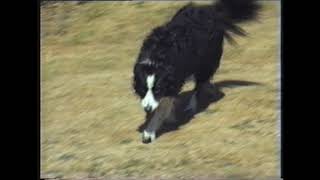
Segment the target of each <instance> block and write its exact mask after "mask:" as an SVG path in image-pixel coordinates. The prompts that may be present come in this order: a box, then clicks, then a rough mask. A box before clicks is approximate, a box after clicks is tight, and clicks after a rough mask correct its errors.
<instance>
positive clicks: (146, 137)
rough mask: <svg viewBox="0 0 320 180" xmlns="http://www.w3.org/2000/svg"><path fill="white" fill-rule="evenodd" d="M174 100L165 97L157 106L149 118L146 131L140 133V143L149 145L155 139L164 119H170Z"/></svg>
mask: <svg viewBox="0 0 320 180" xmlns="http://www.w3.org/2000/svg"><path fill="white" fill-rule="evenodd" d="M174 102H175V98H173V97H165V98H162V99H161V101H160V103H159V106H158V107H157V109H156V110H155V111H154V112H153V114H152V115H151V116H150V118H151V119H150V120H149V122H148V124H147V127H146V129H145V130H144V131H143V133H142V142H143V143H150V142H153V141H154V140H155V139H156V132H157V131H158V130H159V129H160V127H161V126H162V124H163V123H164V121H165V120H166V119H168V118H169V117H170V114H171V113H172V111H173V109H174Z"/></svg>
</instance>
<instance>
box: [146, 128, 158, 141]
mask: <svg viewBox="0 0 320 180" xmlns="http://www.w3.org/2000/svg"><path fill="white" fill-rule="evenodd" d="M143 138H144V139H149V138H150V139H151V142H153V141H154V140H155V139H156V133H155V132H148V131H146V130H144V131H143Z"/></svg>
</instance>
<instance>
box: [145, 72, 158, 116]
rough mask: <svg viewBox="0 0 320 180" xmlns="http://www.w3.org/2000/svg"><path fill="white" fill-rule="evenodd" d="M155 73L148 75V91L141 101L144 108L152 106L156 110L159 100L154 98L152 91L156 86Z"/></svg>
mask: <svg viewBox="0 0 320 180" xmlns="http://www.w3.org/2000/svg"><path fill="white" fill-rule="evenodd" d="M154 78H155V76H154V74H153V75H150V76H147V80H146V81H147V87H148V91H147V93H146V95H145V96H144V98H143V99H142V101H141V105H142V107H143V108H145V107H147V106H150V107H151V109H152V111H153V110H155V109H156V108H157V107H158V105H159V103H158V102H157V100H156V99H155V98H154V95H153V93H152V88H153V86H154Z"/></svg>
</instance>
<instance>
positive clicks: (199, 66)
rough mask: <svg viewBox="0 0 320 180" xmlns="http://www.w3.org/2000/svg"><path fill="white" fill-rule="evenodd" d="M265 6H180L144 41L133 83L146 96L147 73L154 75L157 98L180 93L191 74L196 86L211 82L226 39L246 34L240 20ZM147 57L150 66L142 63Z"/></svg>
mask: <svg viewBox="0 0 320 180" xmlns="http://www.w3.org/2000/svg"><path fill="white" fill-rule="evenodd" d="M259 8H260V6H259V5H258V4H257V3H256V1H255V0H219V1H218V2H217V3H215V4H212V5H206V6H197V5H194V4H192V3H190V4H188V5H186V6H184V7H183V8H181V9H180V10H179V11H178V12H177V13H176V14H175V15H174V16H173V18H172V19H171V20H170V21H169V22H167V23H166V24H164V25H161V26H159V27H156V28H155V29H153V31H152V32H151V33H150V34H149V36H148V37H147V38H146V39H145V40H144V42H143V45H142V47H141V50H140V53H139V55H138V58H137V62H136V64H135V66H134V79H133V87H134V89H135V92H136V94H137V95H139V96H140V97H141V98H143V97H144V96H145V94H146V92H147V86H146V76H147V75H151V74H155V80H156V82H155V86H154V88H153V93H154V95H155V98H156V99H157V100H159V99H161V98H162V97H165V96H177V95H178V94H179V92H180V90H181V88H182V86H183V84H184V83H185V80H186V78H187V77H189V76H190V75H194V76H195V80H196V89H197V88H199V86H201V85H202V84H203V83H205V82H208V81H209V80H210V78H212V76H213V75H214V73H215V72H216V71H217V69H218V68H219V65H220V59H221V56H222V53H223V41H224V38H226V39H227V40H229V41H231V42H233V41H234V40H233V38H232V34H236V35H241V36H244V35H245V32H244V30H243V29H241V28H240V27H239V26H237V25H236V24H237V23H241V22H244V21H247V20H252V19H255V18H256V16H257V12H258V9H259ZM146 60H148V61H149V62H151V63H149V64H146V63H142V62H144V61H146Z"/></svg>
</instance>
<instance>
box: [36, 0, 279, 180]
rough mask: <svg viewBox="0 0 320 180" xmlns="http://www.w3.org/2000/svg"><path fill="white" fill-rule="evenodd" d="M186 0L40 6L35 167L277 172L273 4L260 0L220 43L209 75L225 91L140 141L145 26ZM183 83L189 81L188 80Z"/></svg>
mask: <svg viewBox="0 0 320 180" xmlns="http://www.w3.org/2000/svg"><path fill="white" fill-rule="evenodd" d="M184 4H185V2H148V3H147V2H145V3H137V2H131V3H129V2H121V3H120V2H95V3H87V4H84V5H74V4H73V3H67V2H65V3H60V4H56V5H54V6H48V7H46V8H42V9H41V37H42V38H41V173H42V174H43V175H49V176H54V177H64V178H71V177H76V176H78V177H88V176H89V177H90V176H91V177H92V176H93V177H101V176H106V177H126V176H132V177H163V178H178V177H194V176H209V177H221V178H232V177H234V178H236V179H239V178H240V177H241V178H249V179H251V178H257V179H262V178H265V177H276V176H279V173H278V172H279V170H278V169H279V142H278V139H279V128H278V119H279V114H278V109H279V106H278V104H279V96H278V92H279V86H278V84H279V83H278V82H279V71H278V70H279V56H278V52H279V40H278V39H279V26H278V24H279V16H280V15H279V13H278V8H279V7H278V4H276V3H274V2H270V3H266V4H265V5H264V6H263V11H262V13H261V19H260V22H258V23H257V22H253V23H247V24H243V27H244V29H246V30H247V31H248V32H249V34H250V35H249V37H247V38H237V42H238V44H239V46H236V47H232V46H230V45H229V44H227V43H226V45H225V54H224V57H223V61H222V65H221V68H220V70H219V71H218V73H217V74H216V76H215V79H214V82H219V81H225V80H242V81H251V82H257V83H261V85H260V86H239V87H235V88H223V89H222V91H223V92H224V93H225V97H223V98H222V99H221V100H219V101H217V102H215V103H213V104H211V105H210V106H209V107H208V109H207V110H206V111H204V112H202V113H200V114H197V115H196V116H195V117H194V119H193V120H192V121H190V122H189V123H188V124H185V125H184V126H182V127H181V128H180V130H178V131H174V132H171V133H166V134H164V135H163V136H161V137H160V138H159V139H157V141H156V142H155V143H152V144H148V145H145V144H142V143H141V137H140V134H139V133H138V132H137V131H136V128H137V127H138V126H139V125H140V124H141V123H142V122H143V120H144V113H143V111H142V109H141V108H140V105H139V101H138V99H137V98H136V97H135V96H134V94H133V91H132V89H131V77H132V65H133V63H134V60H135V58H136V56H137V53H138V50H139V47H140V45H141V42H142V40H143V38H144V37H145V35H146V34H147V33H148V32H149V31H150V30H151V29H152V28H153V27H155V26H157V25H160V24H161V23H162V22H164V21H166V20H167V19H168V18H169V17H170V16H172V15H173V14H174V13H175V11H176V10H177V9H178V8H179V7H181V6H183V5H184ZM188 87H189V86H187V88H185V89H188Z"/></svg>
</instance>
